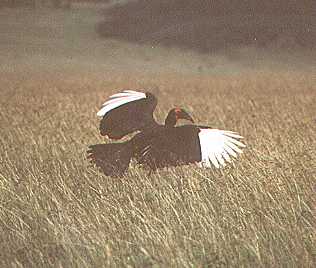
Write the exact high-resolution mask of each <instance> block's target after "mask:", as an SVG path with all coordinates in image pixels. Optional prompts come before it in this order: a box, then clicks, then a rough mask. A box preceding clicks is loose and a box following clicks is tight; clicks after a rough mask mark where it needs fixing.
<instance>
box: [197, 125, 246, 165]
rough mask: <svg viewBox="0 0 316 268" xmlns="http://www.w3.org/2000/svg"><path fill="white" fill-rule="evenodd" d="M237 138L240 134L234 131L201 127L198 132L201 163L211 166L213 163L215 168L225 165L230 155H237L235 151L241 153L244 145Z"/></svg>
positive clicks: (240, 137) (239, 137)
mask: <svg viewBox="0 0 316 268" xmlns="http://www.w3.org/2000/svg"><path fill="white" fill-rule="evenodd" d="M238 139H242V136H240V135H238V134H237V133H235V132H231V131H225V130H218V129H207V128H201V130H200V132H199V140H200V146H201V158H202V159H201V165H202V166H204V167H211V166H212V164H213V165H214V166H215V167H216V168H220V167H221V166H225V165H226V164H225V162H226V161H227V162H231V159H230V157H231V156H233V157H237V153H242V150H241V148H244V147H246V145H245V144H243V143H242V142H240V141H239V140H238Z"/></svg>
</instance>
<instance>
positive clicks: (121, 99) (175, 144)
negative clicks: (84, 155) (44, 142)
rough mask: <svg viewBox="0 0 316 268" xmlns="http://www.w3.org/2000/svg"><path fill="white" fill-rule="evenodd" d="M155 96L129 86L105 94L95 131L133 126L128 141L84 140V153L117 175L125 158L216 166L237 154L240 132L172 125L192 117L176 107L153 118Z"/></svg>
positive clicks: (155, 164)
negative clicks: (159, 120)
mask: <svg viewBox="0 0 316 268" xmlns="http://www.w3.org/2000/svg"><path fill="white" fill-rule="evenodd" d="M156 106H157V99H156V97H155V96H154V95H153V94H151V93H149V92H146V93H142V92H137V91H133V90H124V91H123V92H120V93H117V94H114V95H112V96H110V98H109V100H107V101H106V102H105V103H104V104H103V105H102V108H101V109H100V111H99V112H98V113H97V115H98V116H100V117H102V120H101V122H100V134H101V135H102V136H107V137H109V138H110V139H121V138H123V137H124V136H126V135H127V134H130V133H133V132H135V131H138V133H137V134H136V135H135V136H134V137H133V138H131V139H130V140H128V141H125V142H121V143H110V144H95V145H91V146H89V148H90V149H89V150H88V158H89V159H90V161H91V163H94V164H95V165H96V166H97V167H99V168H100V169H101V170H102V171H103V172H104V173H105V174H106V175H108V176H122V175H123V174H124V173H125V172H126V171H127V169H128V166H129V163H130V160H131V158H135V159H136V161H137V163H138V164H141V165H144V166H145V167H147V168H149V169H150V170H151V171H152V170H156V169H157V168H163V167H168V166H177V165H184V164H189V163H198V164H199V166H201V167H211V166H212V164H213V165H214V166H215V167H216V168H219V167H220V166H225V164H226V162H231V156H233V157H237V153H241V152H242V150H241V148H243V147H245V145H244V144H243V143H241V142H240V141H239V139H241V138H242V137H241V136H240V135H238V134H237V133H235V132H232V131H225V130H218V129H211V128H210V127H205V126H198V125H183V126H176V124H177V122H178V120H179V119H186V120H189V121H191V122H192V123H194V121H193V119H192V117H191V116H190V115H189V114H188V113H187V112H186V111H185V110H183V109H181V108H174V109H172V110H170V111H169V113H168V116H167V117H166V120H165V124H164V125H160V124H158V123H157V122H156V121H155V119H154V117H153V112H154V110H155V108H156Z"/></svg>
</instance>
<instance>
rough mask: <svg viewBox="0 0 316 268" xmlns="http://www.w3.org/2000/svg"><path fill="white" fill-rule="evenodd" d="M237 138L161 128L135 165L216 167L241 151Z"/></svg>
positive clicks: (189, 128) (185, 128)
mask: <svg viewBox="0 0 316 268" xmlns="http://www.w3.org/2000/svg"><path fill="white" fill-rule="evenodd" d="M241 138H242V137H241V136H239V135H238V134H236V133H234V132H230V131H224V130H218V129H210V128H201V127H198V126H192V125H187V126H180V127H175V128H170V129H165V130H164V131H161V132H160V133H159V134H157V135H154V136H153V137H151V140H150V141H149V142H148V143H147V144H148V145H147V146H146V147H145V148H144V149H143V151H142V153H141V157H140V159H139V162H140V163H141V164H145V165H147V166H149V167H150V168H151V169H156V168H162V167H167V166H177V165H181V164H189V163H199V165H200V166H202V167H211V166H212V165H214V166H215V167H216V168H219V167H220V166H225V164H226V163H225V162H226V161H228V162H230V161H231V156H233V157H237V154H238V153H241V152H242V150H241V148H243V147H245V145H244V144H243V143H241V142H240V141H239V139H241Z"/></svg>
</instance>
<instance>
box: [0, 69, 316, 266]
mask: <svg viewBox="0 0 316 268" xmlns="http://www.w3.org/2000/svg"><path fill="white" fill-rule="evenodd" d="M314 77H315V73H307V72H305V73H303V72H302V73H300V72H293V73H282V72H276V73H269V72H263V73H251V72H247V73H244V74H240V75H235V76H234V75H230V76H224V75H222V76H219V75H218V76H215V75H214V76H208V77H207V76H204V77H203V76H194V75H192V76H188V77H186V78H184V77H181V76H179V75H171V74H170V75H163V74H159V75H158V76H156V77H155V76H149V75H147V76H142V75H140V74H136V73H135V74H134V75H132V74H130V75H129V76H124V75H119V74H115V73H108V74H106V75H104V74H98V73H94V74H92V73H90V74H89V73H86V74H82V73H77V74H70V73H69V74H60V75H57V74H56V73H51V74H40V73H33V74H32V73H30V74H27V75H21V74H17V73H11V74H10V73H7V74H4V73H3V74H1V77H0V79H1V85H0V86H1V89H0V99H1V106H0V124H1V128H0V133H1V135H0V146H1V151H0V206H1V209H0V241H1V250H0V266H1V267H8V266H15V267H23V266H24V267H31V266H32V267H35V266H37V267H40V266H52V267H101V266H118V267H170V266H176V267H206V266H211V267H213V266H214V267H220V266H225V267H226V266H236V267H237V266H238V267H239V266H245V267H255V266H260V267H280V266H283V267H313V266H314V265H315V210H314V209H315V169H316V160H315V137H316V121H315V119H316V117H315V103H316V91H315V90H316V84H315V80H313V79H314ZM125 87H129V88H148V89H151V90H152V91H153V92H154V93H155V94H156V95H157V96H158V97H159V104H158V109H157V111H156V117H157V118H158V120H159V121H162V120H163V119H164V116H165V115H166V113H167V111H168V109H169V108H170V107H172V106H174V105H180V106H182V107H185V108H186V109H187V110H189V111H190V112H191V113H192V114H193V116H194V118H195V119H196V121H197V122H199V123H201V124H207V125H210V126H213V127H216V128H223V129H228V130H235V131H238V132H240V133H241V134H242V135H243V136H244V137H245V142H246V143H247V146H248V147H247V149H246V150H245V153H244V154H243V155H242V157H241V158H240V159H239V161H236V162H235V163H234V165H233V166H230V167H227V168H225V169H223V170H220V171H218V170H202V169H199V168H197V167H196V166H194V165H191V166H186V167H182V168H181V167H179V168H175V169H171V170H168V171H167V170H160V171H159V172H157V173H155V174H153V175H152V176H150V177H148V176H147V174H146V172H144V171H143V170H142V169H140V168H138V167H137V166H132V167H131V169H130V172H129V173H128V174H127V175H126V177H124V178H122V179H113V178H110V177H105V176H104V175H102V174H101V173H99V172H98V171H97V170H96V169H94V168H93V167H89V166H88V163H87V161H86V159H85V151H86V149H87V146H88V145H90V144H94V143H97V142H102V141H103V140H102V138H101V137H100V136H99V134H98V130H97V127H98V119H97V118H96V116H95V112H96V111H97V108H98V107H99V105H100V104H101V103H102V101H103V100H104V99H105V97H107V96H108V95H109V94H110V93H113V92H115V91H117V90H118V89H121V88H125Z"/></svg>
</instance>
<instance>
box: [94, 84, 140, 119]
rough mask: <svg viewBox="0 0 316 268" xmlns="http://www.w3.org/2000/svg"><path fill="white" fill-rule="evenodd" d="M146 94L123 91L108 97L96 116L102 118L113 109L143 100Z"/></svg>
mask: <svg viewBox="0 0 316 268" xmlns="http://www.w3.org/2000/svg"><path fill="white" fill-rule="evenodd" d="M145 98H146V94H145V93H143V92H137V91H134V90H124V91H123V92H120V93H116V94H114V95H112V96H110V97H109V100H107V101H106V102H105V103H103V105H102V108H101V109H100V111H98V113H97V116H100V117H102V116H104V115H106V114H107V113H108V112H110V111H112V110H113V109H115V108H117V107H119V106H122V105H123V104H126V103H129V102H132V101H136V100H140V99H145Z"/></svg>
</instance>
